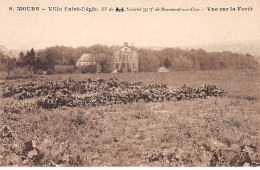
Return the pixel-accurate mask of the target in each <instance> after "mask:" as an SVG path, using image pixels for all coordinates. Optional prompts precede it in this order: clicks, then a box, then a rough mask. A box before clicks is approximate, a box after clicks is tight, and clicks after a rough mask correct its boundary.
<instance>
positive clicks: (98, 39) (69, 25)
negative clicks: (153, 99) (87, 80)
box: [0, 0, 260, 50]
mask: <svg viewBox="0 0 260 170" xmlns="http://www.w3.org/2000/svg"><path fill="white" fill-rule="evenodd" d="M17 6H39V7H40V8H46V10H47V7H52V6H59V7H61V8H63V7H65V6H68V7H72V6H74V7H82V6H85V7H87V6H89V7H92V6H93V7H97V8H99V9H101V7H103V6H104V7H105V6H107V7H113V8H115V7H117V6H118V7H124V8H126V7H159V8H161V7H165V8H191V7H195V8H199V9H206V8H207V7H217V8H219V7H227V8H230V7H231V6H232V7H239V6H241V7H249V6H251V7H253V11H249V12H238V11H235V12H230V11H227V12H208V11H207V10H204V11H199V12H152V13H151V12H147V13H145V12H124V13H116V12H91V13H90V12H64V11H63V12H49V11H40V12H17V11H9V7H14V8H15V7H17ZM259 18H260V1H259V0H143V1H142V0H112V1H111V0H110V1H109V2H108V0H1V1H0V21H1V25H0V45H4V46H6V47H7V48H11V49H26V50H27V49H30V48H32V47H33V48H35V49H41V48H45V47H49V46H53V45H64V46H72V47H77V46H91V45H93V44H97V43H99V44H104V45H113V44H115V45H121V44H122V43H123V42H125V41H127V42H133V43H134V45H135V46H137V47H138V46H140V47H144V46H160V47H176V46H186V45H193V44H209V43H215V42H230V41H233V42H234V41H244V40H260V19H259Z"/></svg>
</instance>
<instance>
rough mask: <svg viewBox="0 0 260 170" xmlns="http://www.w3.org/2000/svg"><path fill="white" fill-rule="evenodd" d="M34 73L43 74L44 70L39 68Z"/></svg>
mask: <svg viewBox="0 0 260 170" xmlns="http://www.w3.org/2000/svg"><path fill="white" fill-rule="evenodd" d="M35 74H37V75H43V74H44V70H42V69H39V70H37V71H36V73H35Z"/></svg>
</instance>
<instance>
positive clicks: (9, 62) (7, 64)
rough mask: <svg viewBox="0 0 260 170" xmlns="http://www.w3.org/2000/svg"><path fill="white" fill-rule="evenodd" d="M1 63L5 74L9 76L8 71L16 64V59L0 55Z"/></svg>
mask: <svg viewBox="0 0 260 170" xmlns="http://www.w3.org/2000/svg"><path fill="white" fill-rule="evenodd" d="M1 63H2V64H1V65H3V69H4V70H5V71H7V75H8V77H9V75H10V71H11V70H13V69H14V67H15V66H16V59H15V58H10V57H9V56H4V55H1Z"/></svg>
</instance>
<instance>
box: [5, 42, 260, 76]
mask: <svg viewBox="0 0 260 170" xmlns="http://www.w3.org/2000/svg"><path fill="white" fill-rule="evenodd" d="M137 52H138V54H139V72H155V71H156V70H157V69H158V68H159V67H161V66H164V67H167V68H169V69H170V70H171V71H192V70H223V69H254V68H258V67H259V63H258V62H257V61H256V59H255V57H254V56H252V55H251V54H248V53H246V54H241V53H232V52H230V51H223V52H207V51H205V50H203V49H180V48H164V49H162V50H157V51H156V50H151V49H145V48H139V49H137ZM84 53H91V54H92V56H93V57H94V59H95V60H96V62H97V63H99V65H100V66H101V69H100V70H99V72H102V73H110V72H112V71H113V64H112V63H113V49H112V47H108V46H104V45H99V44H96V45H93V46H90V47H78V48H72V47H65V46H53V47H48V48H46V49H43V50H38V51H35V50H34V49H33V48H32V49H31V50H28V51H27V52H26V53H24V52H21V53H20V54H19V58H17V59H13V58H10V57H9V56H6V55H4V54H0V57H1V70H2V71H3V70H4V71H6V72H8V73H9V72H10V71H11V70H15V69H16V68H19V69H21V68H23V69H25V68H26V69H27V70H29V71H31V72H32V73H33V74H44V72H45V73H47V74H55V73H56V74H66V73H96V71H97V70H96V68H94V69H93V68H78V67H76V66H75V64H76V61H77V59H78V58H79V57H80V56H81V55H82V54H84Z"/></svg>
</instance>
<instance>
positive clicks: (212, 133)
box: [0, 70, 260, 166]
mask: <svg viewBox="0 0 260 170" xmlns="http://www.w3.org/2000/svg"><path fill="white" fill-rule="evenodd" d="M259 76H260V75H259V71H258V70H220V71H194V72H190V71H187V72H171V73H122V74H75V75H72V74H68V75H49V76H38V77H32V78H29V79H28V78H27V79H15V80H8V81H7V80H2V82H1V88H3V89H5V88H6V87H16V86H18V85H21V84H26V83H31V82H35V83H43V82H49V81H59V82H61V81H64V80H77V81H82V80H87V79H88V78H95V79H101V78H102V79H106V80H108V79H110V78H117V79H119V80H122V81H130V82H139V81H141V82H143V83H144V86H145V85H149V84H160V83H163V84H167V85H168V86H169V87H170V88H172V89H175V88H181V87H182V86H183V85H184V84H185V85H186V86H187V87H193V88H196V87H201V86H202V85H206V84H211V85H216V87H217V88H219V89H223V90H224V91H225V92H226V93H227V95H225V96H223V97H222V96H217V97H205V98H193V99H190V100H179V101H175V100H173V101H172V100H169V101H161V102H158V101H155V102H149V103H146V102H144V101H140V102H132V103H126V104H112V105H103V106H81V105H80V106H76V107H68V106H62V107H57V108H52V109H46V108H42V107H37V106H36V105H34V103H35V102H36V100H38V98H39V97H38V98H37V97H32V98H26V99H24V100H18V99H17V98H16V96H11V97H3V92H4V91H3V90H1V93H2V94H1V112H0V113H1V118H0V133H1V134H0V135H1V138H0V143H1V145H0V165H1V166H259V165H260V142H259V141H260V131H259V130H260V119H259V116H260V105H259V100H260V98H259V97H260V95H259V87H260V79H259V78H260V77H259ZM15 108H18V109H15Z"/></svg>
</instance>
